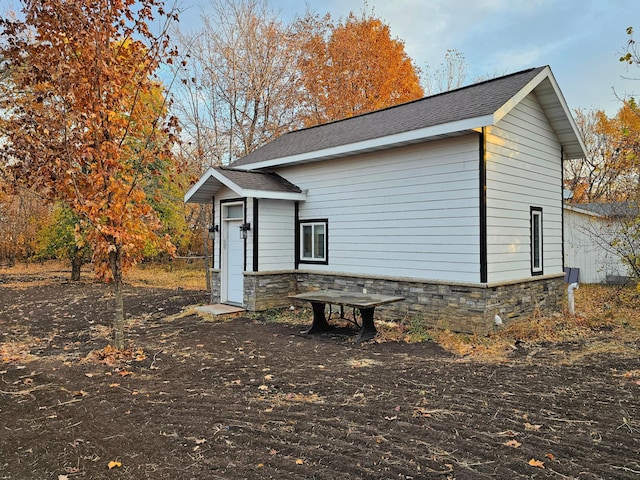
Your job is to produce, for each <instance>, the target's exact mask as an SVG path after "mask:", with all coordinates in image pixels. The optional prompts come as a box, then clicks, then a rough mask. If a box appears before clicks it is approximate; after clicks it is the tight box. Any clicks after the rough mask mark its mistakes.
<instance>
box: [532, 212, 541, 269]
mask: <svg viewBox="0 0 640 480" xmlns="http://www.w3.org/2000/svg"><path fill="white" fill-rule="evenodd" d="M542 247H543V244H542V208H540V207H531V274H532V275H541V274H542V267H543V264H542V259H543V250H542Z"/></svg>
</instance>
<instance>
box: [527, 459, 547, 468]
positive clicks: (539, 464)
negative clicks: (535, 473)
mask: <svg viewBox="0 0 640 480" xmlns="http://www.w3.org/2000/svg"><path fill="white" fill-rule="evenodd" d="M529 465H531V466H532V467H537V468H544V462H542V461H540V460H536V459H535V458H532V459H531V460H529Z"/></svg>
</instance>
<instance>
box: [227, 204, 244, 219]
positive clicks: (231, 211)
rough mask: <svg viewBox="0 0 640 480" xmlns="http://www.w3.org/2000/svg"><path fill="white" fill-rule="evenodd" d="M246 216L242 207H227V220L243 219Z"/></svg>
mask: <svg viewBox="0 0 640 480" xmlns="http://www.w3.org/2000/svg"><path fill="white" fill-rule="evenodd" d="M243 214H244V208H243V206H242V205H229V206H228V207H227V217H226V218H240V219H242V217H243Z"/></svg>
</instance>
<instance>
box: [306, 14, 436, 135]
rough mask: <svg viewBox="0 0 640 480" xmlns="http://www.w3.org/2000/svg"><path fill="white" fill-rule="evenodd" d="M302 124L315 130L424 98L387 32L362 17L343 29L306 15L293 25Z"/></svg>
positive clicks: (400, 44)
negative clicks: (302, 103)
mask: <svg viewBox="0 0 640 480" xmlns="http://www.w3.org/2000/svg"><path fill="white" fill-rule="evenodd" d="M297 30H298V36H299V38H300V39H301V42H300V43H301V47H300V48H301V50H302V56H301V60H300V65H299V68H300V75H301V83H302V86H303V89H302V90H303V91H304V95H305V97H306V98H305V104H306V108H305V112H303V116H304V121H305V124H307V125H316V124H319V123H324V122H328V121H333V120H339V119H342V118H347V117H352V116H354V115H360V114H363V113H367V112H370V111H373V110H378V109H381V108H385V107H390V106H393V105H397V104H400V103H404V102H408V101H411V100H415V99H418V98H420V97H422V96H423V90H422V87H421V86H420V79H419V75H418V69H417V68H416V67H414V65H413V63H412V61H411V58H409V56H408V55H407V54H406V52H405V50H404V43H403V42H402V41H401V40H398V39H394V38H392V37H391V32H390V29H389V26H388V25H386V24H385V23H383V22H382V21H381V20H380V19H378V18H375V17H373V16H372V15H370V14H367V13H366V12H363V14H362V15H361V16H360V17H356V16H355V15H354V14H353V13H350V14H349V17H348V18H347V19H346V20H345V21H344V22H342V23H338V24H334V23H332V21H331V17H330V16H329V15H327V16H326V17H324V18H322V19H321V18H318V17H317V16H312V15H309V14H308V15H307V16H306V17H305V18H303V19H302V20H300V21H299V22H298V24H297Z"/></svg>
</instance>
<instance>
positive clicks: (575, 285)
mask: <svg viewBox="0 0 640 480" xmlns="http://www.w3.org/2000/svg"><path fill="white" fill-rule="evenodd" d="M577 289H578V283H577V282H576V283H572V284H571V285H569V287H568V288H567V302H568V303H569V313H570V314H571V315H574V314H575V313H576V307H575V300H574V295H573V292H574V290H577Z"/></svg>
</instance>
